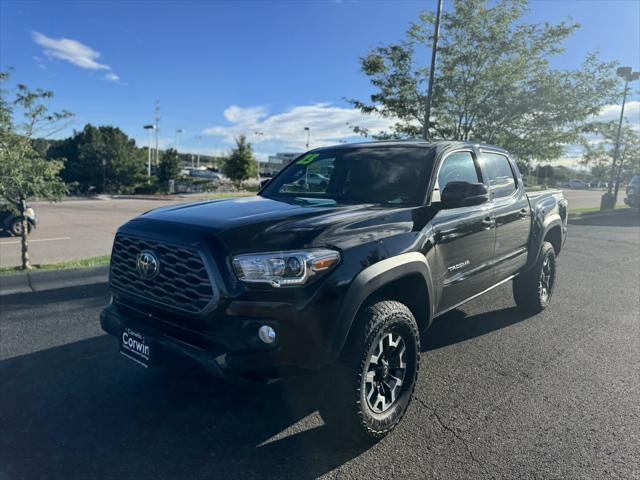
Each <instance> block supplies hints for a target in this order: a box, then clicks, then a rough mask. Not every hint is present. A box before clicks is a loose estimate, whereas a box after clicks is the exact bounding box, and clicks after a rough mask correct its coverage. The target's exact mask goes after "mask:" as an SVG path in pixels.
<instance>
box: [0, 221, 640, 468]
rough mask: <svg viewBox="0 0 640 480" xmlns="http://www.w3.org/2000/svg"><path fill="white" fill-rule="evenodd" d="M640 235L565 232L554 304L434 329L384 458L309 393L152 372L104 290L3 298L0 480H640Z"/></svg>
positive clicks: (497, 308) (490, 311) (500, 299)
mask: <svg viewBox="0 0 640 480" xmlns="http://www.w3.org/2000/svg"><path fill="white" fill-rule="evenodd" d="M639 252H640V220H639V218H638V217H637V216H634V215H628V216H615V217H610V218H608V219H606V220H602V219H599V220H595V219H592V220H591V221H589V222H586V223H583V224H581V225H575V224H574V225H571V231H570V238H569V240H568V244H567V245H566V248H565V251H564V252H563V254H562V256H561V257H560V263H559V268H560V277H559V284H558V288H557V291H556V294H555V297H554V301H553V305H552V307H550V308H549V309H548V310H546V311H545V312H544V313H542V314H540V315H537V316H534V317H529V318H527V317H525V316H522V315H521V314H520V313H518V312H517V311H516V310H515V308H514V303H513V301H512V299H511V295H510V288H509V286H503V287H500V288H498V289H496V290H495V291H493V292H491V293H490V294H488V295H487V296H485V297H484V298H481V299H477V300H475V301H473V302H472V303H469V304H467V305H466V306H464V307H463V308H462V309H460V310H456V311H454V312H452V313H450V314H448V315H446V316H445V317H443V318H441V319H439V320H437V321H436V322H435V323H434V325H433V326H432V328H431V329H430V330H429V332H428V335H427V338H426V342H425V346H424V353H423V363H422V365H423V368H422V370H421V372H420V379H419V383H418V386H417V389H416V394H415V400H414V402H413V403H412V405H411V407H410V410H409V412H408V414H407V416H406V417H405V419H404V421H403V423H402V424H401V425H400V427H399V428H398V429H397V430H396V431H395V432H394V433H393V434H391V435H390V436H389V437H387V438H386V439H384V440H383V441H382V442H380V443H379V444H377V445H375V446H373V447H371V448H369V449H362V448H353V447H351V446H349V445H348V444H345V443H343V442H342V441H340V440H339V439H337V438H336V437H335V436H333V435H332V434H331V432H330V431H328V429H327V428H326V427H325V426H324V425H323V424H322V421H321V420H320V418H319V416H318V414H317V412H316V407H315V399H314V398H312V397H310V396H309V395H308V394H307V393H305V392H307V391H308V390H307V389H306V388H305V387H306V385H307V383H306V382H308V381H307V380H297V381H289V382H286V383H283V384H276V385H270V386H257V385H251V386H237V385H229V384H225V383H223V382H219V381H212V380H209V379H207V378H205V377H203V376H201V375H200V374H198V373H195V372H194V373H192V375H190V376H188V377H176V376H172V375H170V374H168V373H167V372H166V371H164V370H162V369H154V370H150V371H146V370H143V369H142V368H140V367H138V366H137V365H135V364H133V363H131V362H130V361H128V360H126V359H125V358H123V357H121V356H120V355H119V354H118V353H117V346H116V342H115V340H114V339H112V338H110V337H107V336H105V335H102V333H101V331H100V329H99V327H98V323H97V317H98V312H99V310H100V308H101V307H102V306H103V305H104V304H105V303H106V302H107V301H108V295H107V292H106V289H105V286H104V285H95V286H89V287H85V288H74V289H60V290H53V291H48V292H41V293H36V294H26V295H15V296H11V297H4V298H3V299H2V305H1V309H2V312H1V315H2V321H1V322H0V360H1V361H0V385H2V388H1V391H0V426H1V427H0V478H2V479H4V478H7V479H13V478H37V477H52V478H69V479H76V478H116V477H117V478H158V479H162V478H202V479H205V478H206V479H214V478H243V479H246V478H297V479H307V478H315V477H319V476H323V475H324V476H326V477H327V478H368V479H375V478H391V477H397V478H420V479H424V478H443V479H445V478H446V479H451V478H465V479H466V478H468V479H477V478H496V479H497V478H545V479H546V478H589V479H604V478H620V479H634V478H635V479H638V478H640V324H639V322H638V318H639V315H640V300H639V299H640V296H639V295H638V294H639V293H640V273H639V272H640V255H638V253H639Z"/></svg>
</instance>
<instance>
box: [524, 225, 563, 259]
mask: <svg viewBox="0 0 640 480" xmlns="http://www.w3.org/2000/svg"><path fill="white" fill-rule="evenodd" d="M565 228H566V227H565V225H564V223H563V221H562V218H561V217H560V215H553V216H549V217H548V218H546V219H545V222H544V223H543V224H542V225H540V226H539V227H538V228H537V229H534V231H533V232H532V235H531V240H530V242H531V243H530V245H531V247H530V248H529V258H528V260H527V264H526V266H525V268H524V270H525V271H526V270H529V269H530V268H532V267H533V266H534V265H535V264H536V262H537V261H538V258H539V257H540V252H541V251H542V245H543V244H544V242H549V243H551V245H553V249H554V251H555V254H556V256H558V255H559V254H560V250H561V249H562V245H563V244H564V234H563V229H565Z"/></svg>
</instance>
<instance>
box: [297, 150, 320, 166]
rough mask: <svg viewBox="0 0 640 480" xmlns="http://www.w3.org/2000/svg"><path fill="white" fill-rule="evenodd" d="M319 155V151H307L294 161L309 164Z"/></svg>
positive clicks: (298, 163)
mask: <svg viewBox="0 0 640 480" xmlns="http://www.w3.org/2000/svg"><path fill="white" fill-rule="evenodd" d="M319 156H320V154H319V153H307V154H306V155H305V156H304V157H302V158H301V159H300V160H298V161H297V162H296V165H309V164H310V163H311V162H313V161H314V160H315V159H316V158H318V157H319Z"/></svg>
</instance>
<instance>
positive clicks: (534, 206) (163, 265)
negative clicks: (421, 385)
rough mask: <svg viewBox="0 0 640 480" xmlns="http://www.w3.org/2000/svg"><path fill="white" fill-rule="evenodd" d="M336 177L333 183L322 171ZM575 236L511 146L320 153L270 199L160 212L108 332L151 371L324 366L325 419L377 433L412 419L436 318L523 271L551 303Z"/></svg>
mask: <svg viewBox="0 0 640 480" xmlns="http://www.w3.org/2000/svg"><path fill="white" fill-rule="evenodd" d="M311 175H315V176H317V175H322V176H323V178H326V179H327V182H325V183H322V184H321V183H320V182H310V181H306V180H305V179H306V178H307V177H309V176H311ZM566 232H567V202H566V200H565V199H564V198H563V196H562V193H561V192H560V191H545V192H539V193H535V194H526V193H525V191H524V186H523V182H522V178H521V176H520V173H519V172H518V169H517V167H516V165H515V163H514V162H513V161H512V160H511V159H510V157H509V155H508V154H507V152H505V151H504V150H502V149H499V148H496V147H492V146H488V145H477V144H471V143H461V142H435V143H428V142H420V141H411V142H403V141H395V142H371V143H361V144H353V145H340V146H336V147H330V148H319V149H316V150H312V151H310V152H308V153H306V154H304V155H302V156H300V157H299V158H298V159H296V160H294V161H293V162H292V163H291V164H290V165H289V166H287V167H286V168H284V169H283V170H282V171H281V172H280V173H279V174H278V175H276V176H275V177H274V178H273V179H272V180H270V181H269V183H268V184H266V185H265V186H264V187H263V188H262V189H261V190H260V192H259V193H258V194H257V195H256V196H253V197H244V198H235V199H228V200H219V201H204V202H198V203H191V204H186V205H178V206H172V207H165V208H160V209H157V210H153V211H150V212H147V213H145V214H143V215H141V216H139V217H137V218H135V219H133V220H131V221H130V222H128V223H127V224H125V225H124V226H122V227H121V228H120V229H119V231H118V233H117V235H116V238H115V241H114V246H113V252H112V258H111V268H110V279H109V282H110V288H111V291H112V302H111V304H110V305H109V306H108V307H106V308H105V309H104V311H103V312H102V314H101V324H102V328H103V329H104V330H105V331H106V332H108V333H110V334H112V335H114V336H116V337H117V338H118V339H119V343H120V352H121V353H122V354H124V355H125V356H127V357H129V358H130V359H132V360H134V361H135V362H137V363H139V364H141V365H143V366H151V365H158V364H161V363H169V364H173V362H174V361H176V360H178V358H176V356H179V357H183V358H184V357H188V358H190V359H191V360H193V361H195V362H198V363H200V364H201V365H203V366H204V367H206V368H207V369H208V370H209V371H211V372H212V373H213V374H215V375H216V376H220V377H226V378H243V379H247V378H250V379H274V378H281V377H284V376H287V375H291V374H296V373H303V372H316V374H317V375H318V378H319V379H320V382H318V383H320V384H322V385H324V388H323V395H322V401H321V407H320V413H321V414H322V416H323V418H324V419H325V421H326V422H327V424H328V425H330V426H331V425H332V426H337V427H338V429H339V430H340V431H341V432H344V433H345V434H348V435H350V436H351V437H353V438H355V439H357V440H363V441H375V440H376V439H379V438H382V437H383V436H384V435H385V434H387V433H388V432H389V431H391V430H392V429H393V428H394V427H395V426H396V425H397V424H398V422H399V421H400V419H401V418H402V416H403V415H404V413H405V411H406V409H407V407H408V405H409V402H410V399H411V396H412V393H413V390H414V386H415V382H416V378H417V373H418V366H419V359H420V337H421V334H422V335H429V332H428V327H429V325H430V324H431V322H432V321H433V319H434V318H436V317H438V316H440V315H443V314H444V313H446V312H448V311H450V310H452V309H454V308H456V307H458V306H459V305H461V304H463V303H465V302H467V301H469V300H471V299H473V298H475V297H477V296H479V295H481V294H483V293H484V292H487V291H488V290H491V289H492V288H494V287H496V286H498V285H500V284H503V283H505V282H508V281H511V280H513V293H514V297H515V301H516V304H517V305H518V306H519V307H521V308H522V309H524V310H525V311H527V312H529V313H531V314H535V313H537V312H540V311H541V310H543V309H544V308H545V307H546V306H547V305H548V304H549V301H550V299H551V296H552V294H553V291H554V286H555V279H556V257H557V255H558V254H559V253H560V250H561V248H562V246H563V243H564V240H565V237H566Z"/></svg>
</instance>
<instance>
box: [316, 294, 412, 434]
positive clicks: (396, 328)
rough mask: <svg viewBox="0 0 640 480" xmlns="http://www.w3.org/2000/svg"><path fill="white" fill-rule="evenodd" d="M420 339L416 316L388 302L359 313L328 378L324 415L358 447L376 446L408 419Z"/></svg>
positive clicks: (327, 373)
mask: <svg viewBox="0 0 640 480" xmlns="http://www.w3.org/2000/svg"><path fill="white" fill-rule="evenodd" d="M419 355H420V336H419V333H418V326H417V324H416V321H415V318H414V317H413V314H412V313H411V311H410V310H409V309H408V308H407V307H406V306H405V305H403V304H402V303H399V302H396V301H391V300H383V301H379V302H376V303H371V304H368V305H366V306H365V307H363V308H362V309H361V311H360V312H359V313H358V317H357V318H356V320H355V322H354V325H353V326H352V329H351V333H350V334H349V338H348V339H347V345H346V346H345V351H344V353H343V354H342V356H341V359H340V361H339V362H338V363H337V364H336V365H334V366H332V367H330V368H328V369H327V371H326V372H325V373H324V378H323V382H322V383H323V397H324V398H323V400H322V401H321V406H320V409H319V410H320V415H321V416H322V418H323V419H324V421H325V423H326V424H327V425H328V426H329V427H330V428H333V429H334V430H336V431H338V432H340V433H341V434H345V435H347V436H348V437H350V438H351V439H353V440H355V441H356V442H358V443H372V442H375V441H377V440H380V439H381V438H383V437H384V436H385V435H387V434H388V433H389V432H390V431H391V430H393V429H394V428H395V427H396V426H397V425H398V423H400V420H402V417H403V416H404V414H405V412H406V411H407V408H408V407H409V403H410V402H411V397H412V395H413V390H414V388H415V384H416V378H417V373H418V367H419V360H420V356H419Z"/></svg>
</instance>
